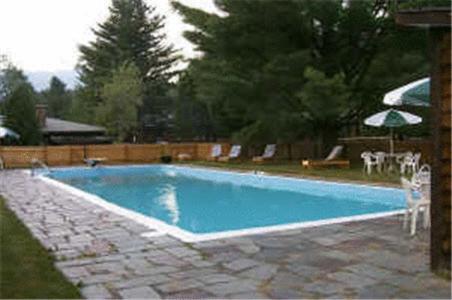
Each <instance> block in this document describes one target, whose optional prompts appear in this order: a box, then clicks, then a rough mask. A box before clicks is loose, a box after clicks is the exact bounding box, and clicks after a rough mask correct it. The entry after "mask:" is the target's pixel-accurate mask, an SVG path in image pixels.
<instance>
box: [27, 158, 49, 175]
mask: <svg viewBox="0 0 452 300" xmlns="http://www.w3.org/2000/svg"><path fill="white" fill-rule="evenodd" d="M37 169H44V170H45V172H46V173H47V174H48V173H50V168H49V167H48V166H47V165H46V164H45V163H44V162H42V161H40V160H39V159H37V158H33V159H32V160H31V176H35V175H36V173H35V172H36V170H37Z"/></svg>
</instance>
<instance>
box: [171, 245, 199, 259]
mask: <svg viewBox="0 0 452 300" xmlns="http://www.w3.org/2000/svg"><path fill="white" fill-rule="evenodd" d="M165 251H167V252H169V253H171V254H172V255H174V256H176V257H185V256H195V255H199V253H198V252H197V251H194V250H191V249H189V248H188V247H186V246H182V247H171V248H166V249H165Z"/></svg>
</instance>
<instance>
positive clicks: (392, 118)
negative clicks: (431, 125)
mask: <svg viewBox="0 0 452 300" xmlns="http://www.w3.org/2000/svg"><path fill="white" fill-rule="evenodd" d="M421 122H422V118H421V117H419V116H416V115H413V114H410V113H408V112H405V111H400V110H396V109H392V108H391V109H388V110H385V111H382V112H379V113H376V114H375V115H372V116H370V117H368V118H367V119H365V120H364V124H366V125H369V126H374V127H389V128H390V129H391V132H390V138H389V148H390V153H391V154H392V153H394V141H393V134H392V130H393V128H394V127H400V126H404V125H414V124H419V123H421Z"/></svg>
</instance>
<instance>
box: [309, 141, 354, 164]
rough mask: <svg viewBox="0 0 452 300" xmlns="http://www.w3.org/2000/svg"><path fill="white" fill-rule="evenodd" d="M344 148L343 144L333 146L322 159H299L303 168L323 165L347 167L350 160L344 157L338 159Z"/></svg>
mask: <svg viewBox="0 0 452 300" xmlns="http://www.w3.org/2000/svg"><path fill="white" fill-rule="evenodd" d="M343 150H344V146H342V145H337V146H335V147H334V148H333V149H332V150H331V152H330V154H328V156H327V157H326V158H325V159H324V160H312V159H306V160H302V161H301V165H302V166H303V167H305V168H308V169H312V168H323V167H338V168H349V167H350V161H349V160H344V159H338V158H339V156H340V155H341V154H342V151H343Z"/></svg>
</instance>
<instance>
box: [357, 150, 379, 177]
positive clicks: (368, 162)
mask: <svg viewBox="0 0 452 300" xmlns="http://www.w3.org/2000/svg"><path fill="white" fill-rule="evenodd" d="M361 158H362V159H363V160H364V167H363V171H365V172H367V175H370V174H371V173H372V167H374V166H378V160H377V157H376V156H375V155H373V154H372V152H363V153H361Z"/></svg>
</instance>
